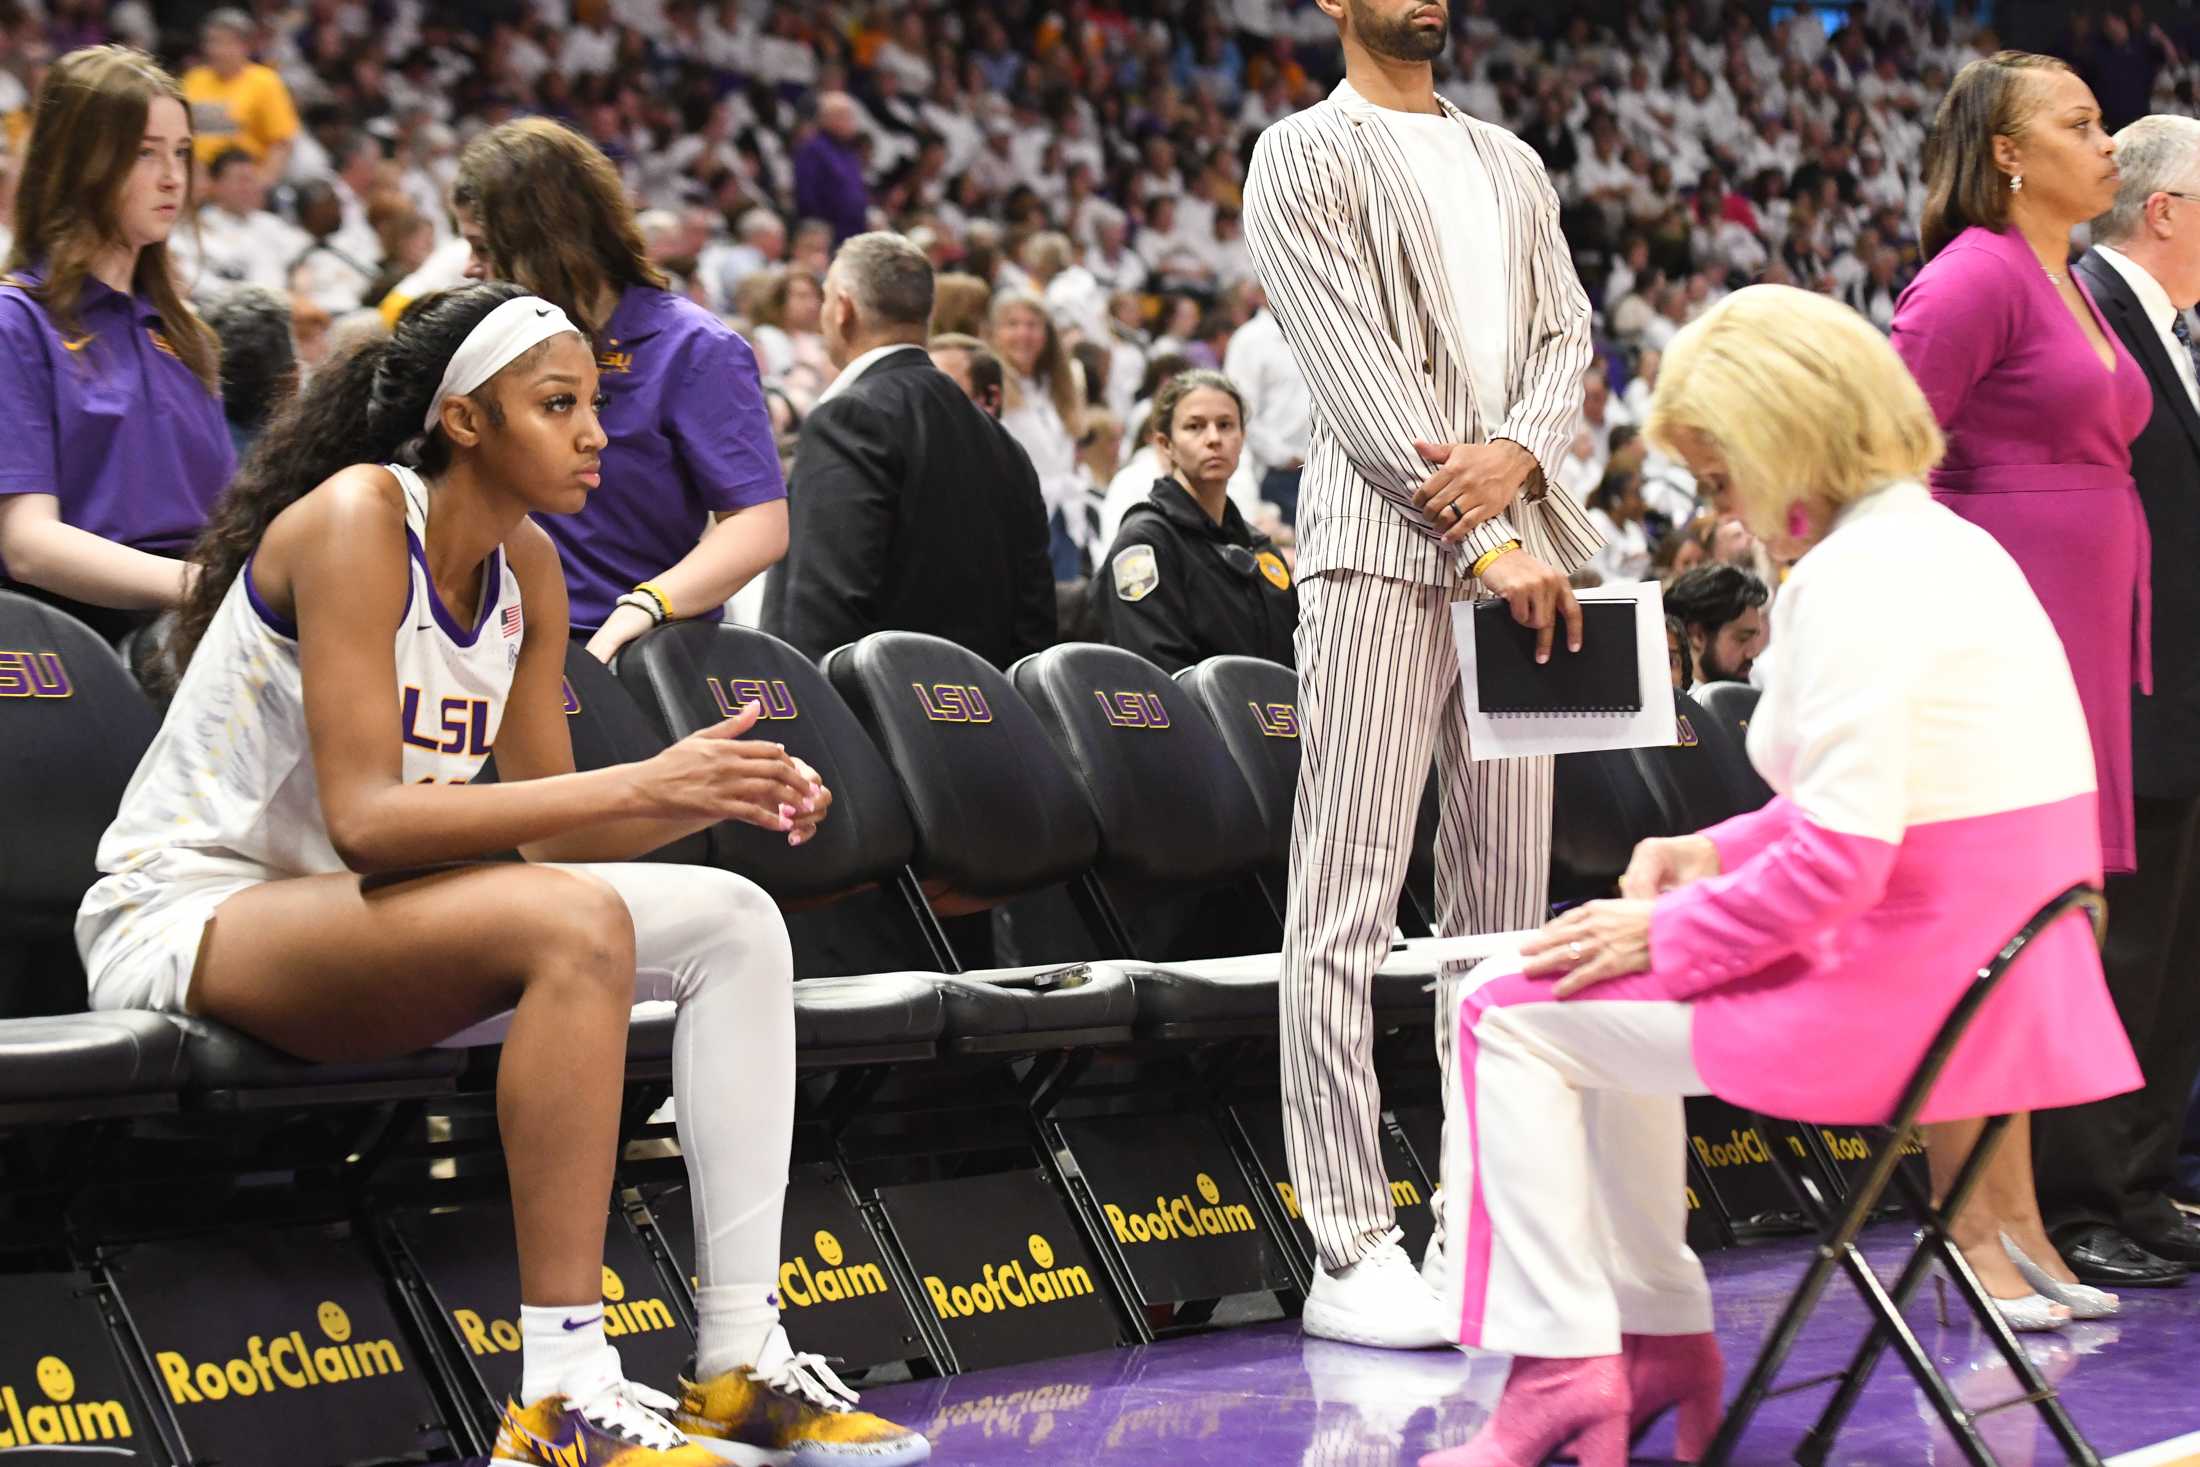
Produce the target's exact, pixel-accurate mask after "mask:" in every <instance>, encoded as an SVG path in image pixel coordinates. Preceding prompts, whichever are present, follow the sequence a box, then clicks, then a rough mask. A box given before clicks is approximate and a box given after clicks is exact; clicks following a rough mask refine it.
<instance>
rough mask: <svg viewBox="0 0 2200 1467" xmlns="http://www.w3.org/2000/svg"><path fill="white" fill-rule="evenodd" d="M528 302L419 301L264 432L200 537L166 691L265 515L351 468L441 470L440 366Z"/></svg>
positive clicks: (514, 292) (491, 288)
mask: <svg viewBox="0 0 2200 1467" xmlns="http://www.w3.org/2000/svg"><path fill="white" fill-rule="evenodd" d="M524 294H526V292H525V291H524V290H522V289H521V288H520V287H519V286H516V285H511V284H508V283H505V282H501V281H499V282H488V283H482V284H474V285H465V286H460V287H459V288H458V289H456V290H446V291H441V292H438V293H437V294H434V295H430V296H424V297H422V298H421V299H419V300H417V301H415V302H413V304H412V305H411V306H410V307H408V308H407V309H406V311H405V314H404V315H403V316H401V317H399V318H398V322H397V329H396V330H395V331H394V332H393V333H391V335H389V336H388V337H386V338H383V339H380V340H376V341H370V342H367V343H366V344H365V345H363V346H361V347H359V348H358V349H357V350H355V351H352V352H350V353H348V354H346V355H345V356H343V357H341V358H339V359H337V360H336V361H333V362H330V363H328V364H327V365H326V366H324V367H322V368H321V369H320V370H319V371H318V372H316V373H314V374H313V377H312V379H311V380H310V381H309V382H308V383H307V384H306V388H305V390H304V391H303V392H301V393H300V394H299V395H298V396H297V397H296V398H295V399H294V400H293V401H292V402H291V403H290V405H289V406H288V407H286V408H285V409H283V410H282V411H281V412H280V413H279V414H277V415H276V417H275V419H274V421H273V422H271V423H269V424H268V427H267V431H266V432H265V433H263V434H262V435H261V436H260V438H259V441H258V442H256V443H255V444H254V445H253V447H252V452H251V453H250V455H248V456H247V457H246V459H245V461H244V462H243V464H241V465H240V466H239V467H238V469H237V477H236V478H234V479H232V480H231V481H230V484H229V487H228V489H227V490H225V491H223V494H222V497H221V499H220V500H219V501H218V502H217V503H216V504H215V506H214V513H213V515H212V517H211V518H209V519H208V520H207V522H206V528H205V529H204V530H202V531H200V532H199V539H198V543H197V544H196V545H194V546H193V547H192V549H191V559H192V561H193V562H194V563H195V564H196V565H197V566H198V570H199V574H198V580H197V582H196V583H195V584H194V585H193V586H192V588H191V594H190V595H189V596H188V597H187V598H186V599H185V600H184V603H183V605H182V607H181V608H180V609H179V610H178V612H177V615H176V629H175V631H174V632H173V633H172V634H171V635H170V636H169V638H168V642H167V646H166V648H165V649H164V652H163V656H162V659H161V666H160V667H159V669H158V670H159V673H160V677H161V680H162V681H163V682H164V683H165V687H164V688H163V689H162V691H163V692H172V691H173V690H174V688H175V685H176V683H178V682H180V681H181V680H182V678H183V670H184V669H185V668H186V667H188V666H190V663H191V654H192V653H193V652H194V651H196V650H197V649H198V645H199V639H200V638H202V637H204V636H205V635H206V629H207V627H208V626H210V625H211V624H212V623H213V620H214V613H215V612H216V611H218V610H219V609H220V608H221V604H222V599H223V598H224V597H225V596H227V595H228V594H229V588H230V585H231V584H232V583H233V582H235V580H236V579H237V573H238V572H239V571H240V570H242V569H243V568H244V564H245V562H246V561H247V560H249V559H250V558H251V556H252V552H253V551H254V550H255V549H257V548H258V547H259V543H260V537H261V536H262V535H264V534H266V533H267V527H268V525H270V524H271V523H273V521H274V519H275V516H277V515H279V514H281V513H282V512H283V511H284V510H285V509H288V508H289V507H290V506H291V505H292V504H294V503H296V502H297V501H298V500H299V499H300V498H302V497H303V496H304V495H305V494H307V493H308V492H310V491H311V490H313V489H315V488H318V487H319V486H320V485H321V484H323V483H325V482H327V481H328V480H329V479H330V478H332V477H333V476H334V475H336V474H337V473H339V472H341V471H342V470H344V469H347V468H349V467H350V466H351V465H353V464H379V463H389V462H392V461H394V462H397V463H403V464H408V465H410V466H412V467H413V468H416V469H418V470H420V471H421V473H423V474H426V475H434V474H439V473H441V472H442V471H443V470H444V468H446V467H447V466H448V465H449V463H450V452H451V446H450V443H449V442H448V441H447V440H446V439H445V438H444V437H443V434H442V433H441V432H440V431H437V432H433V433H425V434H424V433H422V432H421V430H420V424H421V422H422V420H423V419H425V418H426V417H427V415H428V405H429V403H430V402H432V401H433V400H434V398H435V390H436V387H437V385H438V384H439V383H441V381H442V380H443V369H444V367H445V366H447V365H448V364H449V362H450V360H451V357H452V356H453V355H454V354H455V353H456V352H457V351H458V349H459V347H460V346H461V345H462V344H464V342H465V340H466V337H467V335H468V334H469V333H470V332H472V330H473V329H474V327H476V326H478V325H479V324H481V320H482V318H483V317H485V316H487V315H488V314H489V313H490V312H491V311H493V310H495V309H496V308H497V307H498V306H500V305H502V304H504V302H506V301H508V300H511V299H513V298H514V297H516V296H521V295H524Z"/></svg>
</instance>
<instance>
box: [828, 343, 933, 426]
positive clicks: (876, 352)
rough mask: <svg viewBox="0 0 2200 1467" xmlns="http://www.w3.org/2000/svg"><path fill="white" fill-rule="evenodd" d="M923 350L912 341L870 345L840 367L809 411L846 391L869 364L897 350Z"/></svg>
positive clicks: (869, 367) (867, 369)
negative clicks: (837, 374)
mask: <svg viewBox="0 0 2200 1467" xmlns="http://www.w3.org/2000/svg"><path fill="white" fill-rule="evenodd" d="M923 350H924V348H923V347H921V346H919V345H917V344H916V343H915V342H913V341H889V342H888V343H886V345H884V346H874V347H872V348H871V349H870V350H869V351H867V352H865V353H864V354H863V355H862V356H860V357H857V358H856V359H855V360H854V361H852V362H850V363H849V364H848V365H847V366H845V367H842V368H841V369H840V375H839V376H837V377H835V378H834V379H833V380H832V382H831V384H830V385H829V386H827V387H826V389H825V390H824V391H823V392H820V393H819V394H818V395H817V401H816V402H813V403H811V404H810V411H811V412H813V413H814V412H816V411H817V410H818V409H819V408H821V407H823V406H825V404H826V403H828V402H831V401H832V400H833V399H834V398H836V397H838V396H840V394H842V393H843V392H846V391H847V390H848V389H849V388H850V387H851V386H853V385H854V383H855V380H856V378H858V377H861V376H862V375H863V374H864V373H865V372H868V371H870V370H871V365H872V364H873V363H874V362H878V361H882V360H884V359H885V358H887V357H890V356H892V355H893V354H894V353H895V352H898V351H923ZM928 360H929V358H928Z"/></svg>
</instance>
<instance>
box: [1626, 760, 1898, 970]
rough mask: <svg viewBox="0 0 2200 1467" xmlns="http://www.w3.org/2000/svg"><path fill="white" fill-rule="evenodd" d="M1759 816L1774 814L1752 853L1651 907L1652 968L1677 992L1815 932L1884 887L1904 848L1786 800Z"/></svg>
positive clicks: (1759, 962)
mask: <svg viewBox="0 0 2200 1467" xmlns="http://www.w3.org/2000/svg"><path fill="white" fill-rule="evenodd" d="M1762 817H1769V818H1764V820H1763V824H1762V825H1761V826H1752V827H1751V828H1750V829H1749V831H1748V833H1747V834H1748V837H1750V838H1755V837H1757V836H1759V835H1761V834H1762V835H1765V836H1766V837H1767V838H1766V839H1764V840H1763V841H1762V843H1761V844H1760V845H1759V847H1758V850H1757V852H1756V854H1755V855H1753V856H1751V857H1750V858H1749V859H1748V860H1747V861H1745V862H1744V863H1743V864H1742V865H1740V866H1739V867H1736V868H1733V869H1732V870H1729V871H1728V872H1727V873H1726V874H1724V875H1721V876H1713V877H1710V878H1708V879H1707V880H1703V881H1698V882H1694V883H1692V884H1690V885H1688V886H1684V887H1681V888H1680V889H1679V890H1677V891H1670V892H1667V893H1666V894H1665V895H1664V896H1661V897H1659V898H1658V901H1657V906H1656V907H1655V908H1654V909H1653V910H1652V911H1651V914H1650V964H1651V975H1652V977H1654V978H1655V979H1656V980H1657V982H1658V984H1659V986H1660V987H1662V988H1663V989H1664V990H1665V991H1666V993H1668V994H1670V995H1671V996H1672V997H1674V998H1676V999H1686V998H1692V997H1694V996H1696V995H1698V994H1701V993H1704V992H1706V991H1707V990H1709V989H1713V988H1716V987H1718V986H1719V985H1720V984H1722V983H1728V982H1731V981H1733V980H1734V979H1736V978H1740V977H1742V976H1744V975H1746V974H1749V973H1753V972H1756V971H1757V970H1758V969H1760V968H1762V967H1764V966H1765V965H1766V964H1767V963H1769V962H1771V961H1772V960H1773V959H1775V958H1779V957H1783V956H1785V955H1786V954H1788V953H1791V952H1794V951H1795V950H1797V949H1798V948H1801V947H1804V946H1806V945H1807V944H1809V943H1812V942H1814V941H1816V940H1817V938H1818V936H1819V934H1820V933H1823V932H1825V931H1828V930H1829V929H1831V928H1833V927H1835V926H1837V925H1838V924H1840V923H1841V922H1843V921H1845V920H1847V919H1848V918H1850V917H1853V916H1855V915H1856V914H1857V913H1859V912H1862V911H1863V910H1865V909H1866V908H1868V907H1870V906H1872V905H1873V904H1874V903H1876V902H1877V901H1878V900H1879V898H1880V896H1881V894H1882V893H1883V892H1884V891H1885V890H1886V886H1887V874H1888V873H1889V872H1890V871H1892V870H1893V869H1894V858H1895V852H1896V850H1897V849H1898V847H1896V846H1894V845H1891V844H1889V843H1888V842H1886V841H1882V840H1874V839H1872V838H1871V837H1870V836H1863V835H1843V834H1841V833H1839V832H1838V831H1832V830H1828V829H1826V828H1825V827H1824V826H1822V825H1816V824H1813V823H1812V822H1811V820H1810V818H1809V817H1808V816H1806V815H1804V814H1803V812H1802V810H1801V809H1799V808H1798V807H1796V806H1795V805H1792V804H1790V803H1789V802H1788V801H1786V800H1775V801H1773V802H1772V803H1771V804H1770V805H1767V806H1766V807H1765V808H1764V809H1763V810H1761V811H1759V812H1758V814H1757V816H1745V817H1743V819H1744V820H1755V819H1760V818H1762ZM1727 823H1728V824H1729V825H1731V824H1735V823H1736V822H1734V821H1729V822H1727ZM1775 825H1776V826H1777V829H1773V828H1772V827H1774V826H1775ZM1713 839H1714V840H1716V839H1717V837H1716V836H1714V837H1713ZM1720 854H1721V856H1722V858H1723V856H1724V854H1725V848H1724V847H1722V848H1721V852H1720Z"/></svg>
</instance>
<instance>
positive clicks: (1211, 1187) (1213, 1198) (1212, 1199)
mask: <svg viewBox="0 0 2200 1467" xmlns="http://www.w3.org/2000/svg"><path fill="white" fill-rule="evenodd" d="M1199 1195H1200V1196H1202V1197H1204V1198H1206V1199H1207V1205H1208V1206H1209V1207H1212V1206H1214V1205H1215V1204H1216V1203H1218V1202H1220V1201H1221V1200H1222V1189H1221V1188H1220V1187H1217V1186H1216V1185H1215V1179H1214V1178H1213V1177H1210V1176H1208V1175H1207V1174H1206V1173H1205V1172H1201V1173H1200V1174H1199Z"/></svg>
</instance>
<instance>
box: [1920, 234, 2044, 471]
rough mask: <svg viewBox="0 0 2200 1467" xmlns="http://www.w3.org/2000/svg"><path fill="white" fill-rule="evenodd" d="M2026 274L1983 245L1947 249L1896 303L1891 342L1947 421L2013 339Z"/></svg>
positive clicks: (1941, 418)
mask: <svg viewBox="0 0 2200 1467" xmlns="http://www.w3.org/2000/svg"><path fill="white" fill-rule="evenodd" d="M2020 286H2021V282H2020V281H2018V280H2016V279H2015V278H2014V277H2013V276H2012V275H2011V273H2010V271H2009V268H2008V266H2007V265H2006V264H2005V263H2004V262H2003V261H2002V260H2000V259H1999V258H1997V257H1996V256H1994V255H1992V254H1989V253H1987V252H1986V251H1985V250H1982V249H1972V248H1968V247H1964V246H1960V245H1956V246H1950V247H1949V248H1948V249H1945V250H1943V251H1942V252H1941V253H1940V255H1939V256H1937V257H1936V258H1935V259H1934V260H1933V262H1932V263H1931V264H1929V265H1927V266H1926V267H1925V268H1924V269H1923V270H1922V271H1920V272H1919V273H1918V277H1917V279H1915V280H1913V281H1911V282H1910V286H1909V288H1908V289H1907V290H1905V291H1903V292H1902V299H1901V300H1900V301H1899V302H1897V303H1896V305H1895V310H1894V324H1893V326H1892V327H1891V328H1890V335H1891V338H1892V340H1893V342H1894V349H1895V351H1896V353H1897V354H1899V355H1900V356H1901V358H1902V360H1903V362H1904V364H1906V365H1907V366H1908V367H1909V369H1910V375H1911V376H1912V377H1915V378H1916V379H1917V385H1918V386H1919V387H1920V388H1922V389H1924V392H1925V401H1926V402H1927V403H1929V404H1931V406H1932V409H1933V417H1934V418H1935V419H1936V420H1937V421H1938V422H1939V424H1940V426H1941V427H1942V428H1943V429H1945V428H1947V427H1948V426H1949V425H1950V424H1952V423H1954V422H1955V420H1956V418H1957V417H1958V416H1959V415H1960V414H1961V413H1962V411H1963V404H1964V401H1965V399H1967V398H1968V397H1969V396H1970V395H1971V389H1972V388H1973V387H1974V386H1976V385H1977V384H1978V382H1979V379H1980V378H1982V377H1984V376H1985V375H1986V374H1987V373H1988V372H1990V371H1992V370H1993V368H1994V365H1995V364H1996V363H1997V362H1999V361H2000V360H2001V359H2002V358H2003V357H2004V356H2006V355H2007V354H2008V352H2009V350H2010V348H2011V346H2012V345H2013V343H2014V341H2015V337H2016V331H2017V312H2018V302H2019V301H2021V300H2022V299H2023V293H2022V290H2021V289H2020Z"/></svg>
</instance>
